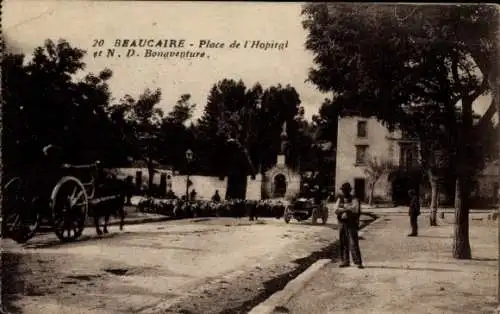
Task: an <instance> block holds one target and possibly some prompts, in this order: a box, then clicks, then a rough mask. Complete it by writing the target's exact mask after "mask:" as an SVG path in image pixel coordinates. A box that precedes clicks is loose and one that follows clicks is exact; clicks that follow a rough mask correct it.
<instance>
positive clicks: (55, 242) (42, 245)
mask: <svg viewBox="0 0 500 314" xmlns="http://www.w3.org/2000/svg"><path fill="white" fill-rule="evenodd" d="M122 233H123V232H122ZM122 233H118V232H117V233H108V234H104V235H102V236H100V237H99V236H98V235H92V236H90V235H83V236H81V237H80V238H78V239H77V240H75V241H73V242H67V243H65V242H61V241H60V240H59V239H57V238H56V239H50V240H47V241H43V242H31V243H26V244H24V245H23V247H24V248H26V249H48V248H57V247H61V246H71V245H75V244H80V243H82V242H85V243H89V242H94V241H101V240H103V239H110V238H115V237H118V236H120V234H122ZM39 241H40V240H39Z"/></svg>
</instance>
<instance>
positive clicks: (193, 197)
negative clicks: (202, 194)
mask: <svg viewBox="0 0 500 314" xmlns="http://www.w3.org/2000/svg"><path fill="white" fill-rule="evenodd" d="M196 194H197V193H196V190H195V189H193V190H192V191H191V193H189V200H190V201H195V200H196Z"/></svg>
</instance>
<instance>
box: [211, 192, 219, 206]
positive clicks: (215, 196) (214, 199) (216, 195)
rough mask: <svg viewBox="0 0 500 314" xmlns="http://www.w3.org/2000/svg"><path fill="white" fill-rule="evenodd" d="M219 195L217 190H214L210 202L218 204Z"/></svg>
mask: <svg viewBox="0 0 500 314" xmlns="http://www.w3.org/2000/svg"><path fill="white" fill-rule="evenodd" d="M220 200H221V198H220V195H219V190H215V193H214V195H212V202H214V203H220Z"/></svg>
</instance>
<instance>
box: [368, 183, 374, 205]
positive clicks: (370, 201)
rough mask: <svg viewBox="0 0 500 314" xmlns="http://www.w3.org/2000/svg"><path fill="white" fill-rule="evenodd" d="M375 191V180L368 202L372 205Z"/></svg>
mask: <svg viewBox="0 0 500 314" xmlns="http://www.w3.org/2000/svg"><path fill="white" fill-rule="evenodd" d="M374 191H375V182H373V183H370V196H369V199H368V204H369V205H370V206H372V205H373V193H374Z"/></svg>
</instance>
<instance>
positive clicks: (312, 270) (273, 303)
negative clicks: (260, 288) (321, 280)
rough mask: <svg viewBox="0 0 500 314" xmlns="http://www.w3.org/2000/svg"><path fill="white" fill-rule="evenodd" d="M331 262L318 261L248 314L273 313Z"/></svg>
mask: <svg viewBox="0 0 500 314" xmlns="http://www.w3.org/2000/svg"><path fill="white" fill-rule="evenodd" d="M330 263H331V260H329V259H320V260H319V261H317V262H316V263H314V264H312V265H311V266H310V267H309V268H307V269H306V270H305V271H304V272H303V273H302V274H300V275H299V276H298V277H297V278H295V279H293V280H292V281H290V282H289V283H288V284H287V285H286V286H285V288H284V289H283V290H281V291H278V292H276V293H275V294H273V295H271V296H270V297H269V298H268V299H267V300H265V301H264V302H262V303H261V304H259V305H257V306H256V307H254V308H253V309H252V310H251V311H250V312H248V313H249V314H268V313H273V311H274V310H275V308H276V307H277V306H280V305H282V304H285V303H286V302H288V301H289V300H290V299H291V298H293V296H294V295H296V294H297V293H298V292H299V291H300V290H301V289H302V288H303V287H304V286H305V285H306V284H307V283H308V282H309V281H311V279H312V277H313V276H314V275H315V274H316V273H317V272H318V271H319V270H321V269H322V268H323V267H325V266H326V265H328V264H330Z"/></svg>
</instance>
